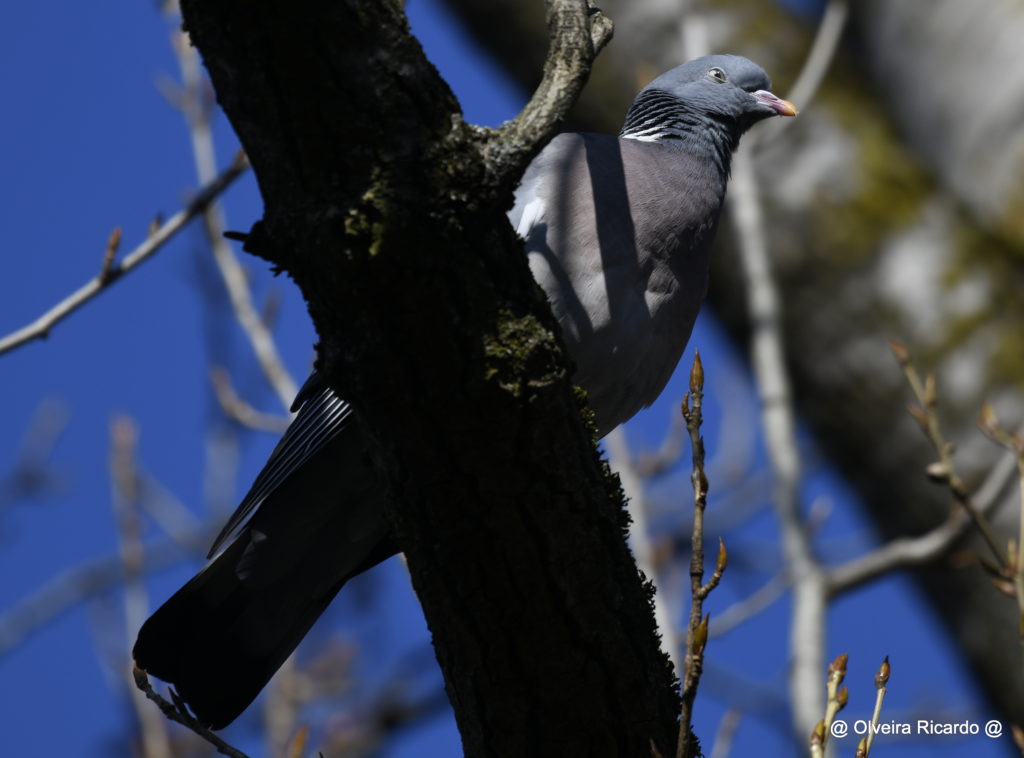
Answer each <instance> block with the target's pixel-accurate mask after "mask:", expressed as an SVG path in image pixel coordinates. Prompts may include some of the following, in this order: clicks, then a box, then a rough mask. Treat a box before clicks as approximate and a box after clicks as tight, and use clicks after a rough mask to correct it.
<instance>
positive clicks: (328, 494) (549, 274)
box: [133, 56, 796, 728]
mask: <svg viewBox="0 0 1024 758" xmlns="http://www.w3.org/2000/svg"><path fill="white" fill-rule="evenodd" d="M769 86H770V85H769V82H768V78H767V76H766V75H765V73H764V71H762V70H761V69H760V68H759V67H757V66H756V65H755V64H753V63H751V62H750V61H748V60H746V59H745V58H739V57H736V56H708V57H705V58H699V59H697V60H694V61H690V62H689V63H687V64H684V65H683V66H679V67H678V68H675V69H673V70H672V71H669V72H667V73H666V74H663V75H662V76H660V77H658V78H657V79H656V80H655V81H654V82H652V83H651V84H650V85H648V86H647V87H646V88H644V90H642V91H641V92H640V94H639V95H637V97H636V99H635V100H634V103H633V105H632V106H631V108H630V111H629V113H628V114H627V117H626V121H625V126H624V127H623V131H622V133H621V134H620V135H619V136H618V137H611V136H607V135H598V134H563V135H559V136H558V137H556V138H555V139H554V140H552V142H551V143H550V144H549V145H548V146H547V147H546V148H545V149H544V150H543V151H542V152H541V153H540V154H539V155H538V156H537V158H536V159H535V160H534V161H533V162H532V163H531V164H530V166H529V168H528V169H527V171H526V173H525V175H524V176H523V179H522V182H521V184H520V187H519V189H518V190H517V192H516V202H515V207H514V208H513V210H512V211H511V212H510V214H509V219H510V221H511V223H512V225H513V227H515V229H516V230H517V231H518V232H519V234H520V235H521V236H522V237H523V240H524V243H525V248H526V251H527V253H528V255H529V263H530V268H531V270H532V271H533V274H534V277H535V278H536V279H537V281H538V283H539V284H540V285H541V286H542V287H543V288H544V290H545V292H546V293H547V295H548V298H549V300H550V301H551V307H552V310H553V311H554V315H555V317H556V318H557V320H558V323H559V325H560V326H561V329H562V335H563V338H564V340H565V343H566V346H567V348H568V350H569V353H570V355H571V356H572V358H573V360H574V362H575V364H576V373H575V375H574V379H575V381H576V382H577V383H578V384H579V385H581V386H582V387H583V388H584V389H585V390H587V393H588V396H589V399H590V404H591V406H592V408H593V409H594V411H595V413H596V416H597V420H598V426H599V430H600V433H601V434H602V435H604V434H605V433H607V432H608V431H610V430H611V429H612V428H613V427H615V426H616V425H618V424H620V423H622V422H624V421H626V420H628V419H629V418H631V417H632V416H633V415H634V414H635V413H636V412H637V411H638V410H640V409H641V408H643V407H645V406H647V405H649V404H650V403H651V402H653V401H654V399H655V398H656V397H657V396H658V394H659V393H660V392H661V390H662V389H663V388H664V386H665V383H666V382H667V381H668V379H669V376H670V375H671V373H672V371H673V370H674V368H675V366H676V363H677V362H678V360H679V357H680V355H681V354H682V352H683V349H684V348H685V347H686V342H687V340H688V339H689V336H690V331H691V329H692V328H693V323H694V320H695V319H696V317H697V311H698V309H699V307H700V304H701V301H702V300H703V298H704V293H705V290H706V288H707V269H708V255H709V252H710V248H711V243H712V240H713V238H714V234H715V229H716V227H717V224H718V218H719V214H720V211H721V208H722V203H723V199H724V195H725V187H726V182H727V180H728V174H729V163H730V160H731V156H732V153H733V150H735V148H736V146H737V144H738V142H739V138H740V135H741V134H742V133H743V132H744V131H745V130H746V129H748V128H749V127H750V126H751V125H752V124H754V123H755V122H756V121H759V120H761V119H763V118H767V117H769V116H772V115H776V114H781V115H795V113H796V111H795V109H794V108H793V106H792V105H791V104H789V103H787V102H785V101H784V100H779V99H778V98H777V97H775V96H774V95H772V94H771V93H770V92H769V91H768V90H769ZM296 404H297V406H298V415H297V417H296V419H295V421H294V422H293V423H292V425H291V426H290V427H289V429H288V431H287V432H286V433H285V435H284V437H283V438H282V440H281V442H280V443H279V444H278V446H277V447H276V448H275V449H274V452H273V453H272V454H271V456H270V458H269V460H268V461H267V464H266V465H265V466H264V469H263V470H262V471H261V472H260V474H259V475H258V476H257V478H256V481H255V482H254V483H253V486H252V488H251V489H250V491H249V493H248V494H247V495H246V497H245V498H244V499H243V500H242V503H241V504H240V505H239V507H238V509H237V511H236V512H235V514H234V515H233V516H232V517H231V519H230V520H229V521H228V523H227V524H226V525H225V527H224V529H223V530H222V532H221V534H220V535H219V536H218V538H217V540H216V541H215V543H214V545H213V547H212V548H211V551H210V553H211V555H214V554H215V553H217V551H219V550H222V552H220V553H219V555H217V556H216V558H215V559H214V560H213V562H212V563H210V564H209V565H208V566H207V567H206V568H205V569H204V570H203V571H201V572H200V573H199V574H198V575H197V576H196V577H195V578H194V579H192V580H191V581H190V582H189V583H188V584H186V585H185V586H184V587H183V588H182V589H180V590H179V591H178V592H177V593H175V595H174V596H173V597H171V599H170V600H168V601H167V602H166V603H165V604H164V605H163V606H161V608H160V609H158V610H157V611H156V613H154V614H153V616H152V617H151V618H150V619H149V620H148V621H147V622H146V624H145V625H144V626H143V628H142V629H141V630H140V631H139V637H138V641H137V642H136V645H135V649H134V651H133V655H134V657H135V660H136V662H137V663H138V665H139V666H140V667H141V668H143V669H144V670H146V671H148V672H149V673H151V674H153V675H154V676H157V677H159V678H161V679H164V680H165V681H168V682H171V683H173V684H174V685H175V686H176V688H177V689H178V692H179V694H180V695H181V696H182V698H183V699H184V700H185V701H186V702H187V703H188V704H189V705H190V707H192V709H193V711H194V712H195V713H196V715H197V717H198V718H199V719H200V720H201V721H203V722H204V723H207V724H209V725H210V726H212V727H213V728H220V727H223V726H225V725H227V724H228V723H230V722H231V721H232V720H234V718H235V717H236V716H237V715H238V714H239V713H241V711H242V710H244V708H245V707H246V706H247V705H248V704H249V703H250V702H251V701H252V699H253V698H254V697H255V696H256V695H257V694H258V693H259V691H260V689H262V687H263V686H264V685H265V684H266V682H267V680H268V679H269V678H270V676H272V675H273V673H274V671H276V670H277V668H278V667H279V666H280V665H281V663H282V662H283V661H284V659H285V658H286V657H287V656H288V655H289V654H290V653H291V651H292V650H293V649H294V648H295V646H296V645H297V644H298V643H299V641H300V640H301V639H302V637H303V636H305V634H306V632H307V631H308V630H309V627H310V626H311V625H312V624H313V622H314V621H315V620H316V619H317V617H319V615H320V614H321V613H322V612H323V610H324V609H325V608H326V606H327V604H328V603H329V602H330V601H331V599H332V598H333V597H334V595H335V594H336V593H337V592H338V590H339V589H340V588H341V586H342V585H343V584H344V583H345V582H346V581H347V580H348V579H350V578H351V577H352V576H355V575H356V574H358V573H360V572H362V571H365V570H366V569H367V568H369V567H371V566H373V565H375V564H376V563H378V562H380V561H381V560H383V559H384V558H386V557H388V556H389V555H392V554H393V553H394V552H395V551H396V546H395V545H394V544H393V542H392V540H391V537H390V535H389V533H388V528H387V522H386V519H385V517H384V514H383V505H382V502H381V501H382V496H381V492H380V487H379V485H378V483H377V481H376V480H375V478H374V475H373V472H372V471H371V470H370V468H369V466H368V465H367V463H366V461H365V460H364V458H363V444H362V439H361V438H360V436H359V433H358V429H357V427H356V426H355V425H353V424H351V423H349V415H350V409H349V408H348V405H347V404H346V403H345V402H344V401H343V400H341V399H340V398H338V397H337V396H336V395H335V394H334V393H333V392H332V391H331V390H330V389H329V388H328V387H327V386H326V385H325V384H324V383H323V382H322V380H321V379H320V378H319V376H318V375H317V374H316V373H314V374H313V375H312V376H311V377H310V378H309V380H308V381H307V382H306V384H305V385H304V386H303V388H302V390H301V391H300V392H299V395H298V397H297V398H296ZM232 538H233V539H232ZM224 545H227V547H224Z"/></svg>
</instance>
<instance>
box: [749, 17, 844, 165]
mask: <svg viewBox="0 0 1024 758" xmlns="http://www.w3.org/2000/svg"><path fill="white" fill-rule="evenodd" d="M849 15H850V7H849V1H848V0H829V3H828V5H827V6H825V12H824V14H823V15H822V17H821V22H820V23H819V24H818V29H817V31H816V32H815V34H814V41H813V42H812V43H811V50H810V52H809V53H808V54H807V58H805V59H804V64H803V66H801V68H800V72H799V73H798V74H797V77H796V81H794V82H793V86H792V88H790V90H789V92H788V93H786V98H787V99H788V100H791V101H793V102H794V103H796V104H797V107H799V108H800V109H801V110H807V107H808V106H809V105H810V104H811V100H813V99H814V96H815V95H816V94H817V92H818V88H819V87H820V86H821V83H822V81H824V79H825V74H827V73H828V69H829V66H831V65H832V59H833V58H835V55H836V50H837V49H838V47H839V40H840V39H842V36H843V30H844V29H845V28H846V19H847V18H848V17H849ZM788 121H789V119H783V120H781V121H780V122H776V123H769V124H765V128H763V129H761V130H760V131H757V132H754V133H753V134H752V135H750V136H751V137H753V139H752V140H749V141H750V142H751V143H752V144H756V145H759V146H760V145H765V144H767V143H769V142H771V141H772V140H774V139H775V138H776V137H778V135H779V134H781V133H782V132H783V130H785V129H786V127H787V126H788V123H787V122H788Z"/></svg>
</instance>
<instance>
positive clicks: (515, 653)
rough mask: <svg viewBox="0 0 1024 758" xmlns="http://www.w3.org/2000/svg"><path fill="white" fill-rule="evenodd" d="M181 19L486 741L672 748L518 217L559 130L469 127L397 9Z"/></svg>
mask: <svg viewBox="0 0 1024 758" xmlns="http://www.w3.org/2000/svg"><path fill="white" fill-rule="evenodd" d="M556 5H557V4H556ZM571 5H573V3H565V2H563V3H561V6H562V7H563V8H564V7H569V6H571ZM575 5H576V6H578V7H584V6H583V4H582V2H577V3H575ZM182 10H183V14H184V17H185V20H186V26H187V28H188V30H189V32H190V34H191V36H192V39H193V41H194V43H195V44H196V45H197V46H198V48H199V49H200V51H201V53H202V54H203V57H204V60H205V63H206V66H207V68H208V70H209V72H210V75H211V78H212V80H213V84H214V87H215V89H216V92H217V96H218V100H219V102H220V104H221V105H222V106H223V108H224V110H225V112H226V113H227V115H228V117H229V119H230V120H231V123H232V125H233V126H234V128H235V130H236V132H237V133H238V135H239V137H240V138H241V141H242V143H243V145H244V147H245V149H246V151H247V153H248V155H249V158H250V160H251V162H252V165H253V168H254V170H255V173H256V176H257V179H258V181H259V187H260V191H261V194H262V196H263V200H264V204H265V209H264V216H263V218H262V220H261V221H259V222H258V223H257V224H256V225H255V226H254V228H253V230H252V233H251V234H250V236H249V238H248V240H247V243H246V248H247V249H248V250H250V251H251V252H254V253H256V254H258V255H259V256H261V257H263V258H265V259H267V260H269V261H271V262H273V263H274V264H275V265H276V266H278V267H280V268H281V269H282V270H283V271H285V272H287V273H288V275H289V276H291V277H292V278H293V279H294V280H295V282H296V284H297V285H298V286H299V287H300V288H301V290H302V292H303V294H304V296H305V298H306V299H307V302H308V305H309V311H310V314H311V316H312V318H313V321H314V323H315V325H316V328H317V331H318V334H319V337H320V343H319V361H318V367H319V368H320V370H321V371H322V372H324V375H325V376H326V377H327V379H328V381H329V382H330V383H331V385H332V386H333V387H334V388H335V389H336V390H337V391H338V392H339V393H340V394H341V395H342V396H343V397H345V398H346V399H348V400H349V401H350V402H351V403H352V405H353V407H354V408H355V409H356V411H357V414H358V416H359V419H360V422H361V424H362V425H363V427H364V428H365V430H366V433H367V435H368V437H369V438H370V439H372V441H373V446H372V449H370V450H368V451H367V454H368V455H370V456H371V457H372V458H373V460H374V461H375V463H376V464H377V465H378V466H379V468H380V470H381V472H382V474H383V477H384V479H385V480H386V482H387V484H388V487H389V496H390V498H389V500H390V503H391V513H390V515H391V517H392V519H393V522H394V526H395V529H396V534H397V535H398V538H399V542H400V545H401V547H402V548H403V549H404V551H405V554H406V556H407V558H408V564H409V568H410V571H411V574H412V578H413V583H414V585H415V588H416V591H417V593H418V595H419V597H420V600H421V602H422V604H423V608H424V612H425V614H426V617H427V620H428V623H429V625H430V628H431V631H432V633H433V638H434V646H435V649H436V653H437V657H438V660H439V662H440V664H441V668H442V671H443V673H444V676H445V682H446V688H447V691H448V695H449V697H450V699H451V701H452V704H453V706H454V709H455V714H456V719H457V721H458V725H459V729H460V732H461V734H462V738H463V745H464V748H465V752H466V754H467V755H472V756H484V755H487V756H499V755H507V756H523V755H538V756H543V755H559V756H566V755H580V756H601V755H608V756H612V755H617V756H621V755H649V754H650V751H651V746H652V745H656V746H657V747H658V748H659V750H660V751H661V753H662V754H663V755H668V754H669V753H670V751H671V746H672V745H673V744H674V738H675V731H676V726H675V716H676V705H677V698H676V694H675V689H674V687H673V684H674V682H673V676H672V673H671V669H670V667H669V666H668V664H667V662H666V658H665V656H664V655H663V654H662V652H661V651H660V649H659V646H658V640H657V635H656V632H655V628H654V624H653V617H652V611H651V607H650V597H649V591H648V589H647V587H646V586H645V585H644V583H643V582H642V578H641V577H640V575H639V573H638V571H637V569H636V567H635V564H634V563H633V561H632V558H631V556H630V554H629V551H628V549H627V547H626V545H625V541H624V532H623V530H624V528H625V521H626V517H625V515H624V511H623V509H622V502H621V495H620V492H619V489H618V486H617V482H616V481H615V480H614V478H613V477H611V476H610V475H609V473H608V471H607V469H606V468H605V466H604V465H603V463H602V462H601V461H600V459H599V457H598V455H597V454H596V452H595V449H594V445H593V441H592V439H591V436H590V434H589V432H588V431H587V428H586V427H585V426H584V424H583V423H582V422H581V420H580V413H579V410H578V408H579V401H578V398H577V397H576V395H575V394H574V392H573V390H572V387H571V384H570V382H569V381H568V376H569V370H568V365H567V362H566V359H565V357H564V355H563V353H562V350H561V347H560V344H559V341H558V339H557V337H556V336H555V335H556V331H555V329H556V326H555V324H554V322H553V320H552V317H551V314H550V310H549V309H548V307H547V304H546V302H545V301H544V299H543V297H542V294H541V293H540V291H539V289H538V288H537V287H536V285H535V284H534V283H533V281H532V278H531V277H530V274H529V270H528V269H527V266H526V263H525V257H524V256H523V254H522V249H521V246H520V243H519V242H518V240H516V238H515V236H514V234H513V232H512V230H511V228H510V227H509V225H508V222H507V221H506V219H505V216H504V208H505V207H507V206H508V205H509V204H510V203H511V194H510V190H511V187H512V185H513V183H514V181H515V180H516V179H517V178H518V175H519V172H521V170H522V168H523V167H524V166H525V164H526V162H527V161H528V159H529V157H530V152H531V151H535V150H537V149H539V147H540V144H541V142H540V140H541V138H542V137H543V136H545V135H547V136H550V133H551V131H552V128H553V127H552V125H551V124H546V125H544V127H543V128H542V129H539V130H538V129H533V131H532V132H531V133H530V134H517V142H516V144H514V145H513V146H512V147H511V148H509V146H508V145H507V144H506V142H505V141H504V138H505V135H504V134H501V133H493V132H487V131H485V130H480V129H477V128H474V127H472V126H470V125H467V124H466V123H464V122H463V121H462V118H461V114H460V112H459V109H458V105H457V102H456V101H455V99H454V97H453V96H452V94H451V93H450V91H449V90H448V88H447V86H446V85H445V84H444V82H443V81H442V80H441V79H440V78H439V77H438V75H437V73H436V71H435V70H434V69H433V67H432V66H431V65H430V64H429V63H428V62H427V61H426V59H425V58H424V56H423V53H422V50H421V49H420V47H419V45H418V43H417V42H416V41H415V39H413V38H412V37H411V36H409V34H408V31H407V28H406V22H405V19H404V16H403V14H402V12H401V10H400V8H399V6H398V4H397V3H388V2H380V0H348V1H347V2H335V1H328V0H303V1H300V2H294V3H284V4H282V3H275V2H271V1H270V0H259V1H257V2H248V3H237V2H230V1H229V0H217V1H214V0H191V1H185V2H183V3H182ZM573 12H575V11H573ZM570 15H571V14H570ZM577 16H578V18H579V19H582V23H583V24H586V16H585V14H583V13H581V14H577ZM563 21H565V19H563ZM583 30H584V31H585V32H586V31H587V29H586V27H585V26H584V27H583ZM579 31H580V27H579V25H578V24H577V26H576V28H575V33H577V39H576V40H570V42H572V44H571V45H568V46H566V54H567V55H568V54H573V53H574V54H576V55H580V56H583V57H584V58H585V57H586V56H587V55H589V54H590V53H589V52H588V51H586V50H582V51H581V48H580V44H578V43H579V39H580V38H579V35H578V32H579ZM583 39H584V41H586V39H587V38H583ZM562 41H563V42H564V41H565V40H562ZM557 42H558V40H556V43H557ZM574 45H575V47H573V46H574ZM563 64H564V65H571V64H572V61H568V62H566V61H556V62H555V64H553V65H556V66H557V65H563ZM534 115H536V114H534ZM547 118H548V120H549V121H550V118H551V117H550V114H549V115H548V116H547Z"/></svg>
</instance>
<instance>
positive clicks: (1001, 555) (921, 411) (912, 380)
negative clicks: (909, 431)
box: [889, 340, 1008, 567]
mask: <svg viewBox="0 0 1024 758" xmlns="http://www.w3.org/2000/svg"><path fill="white" fill-rule="evenodd" d="M889 344H890V347H891V348H892V351H893V353H894V354H895V356H896V359H897V360H898V361H899V363H900V367H901V368H902V369H903V373H904V374H905V375H906V377H907V382H908V383H909V384H910V387H911V389H912V390H913V392H914V397H915V398H916V399H917V402H918V403H920V405H919V406H914V405H911V406H909V407H908V408H907V410H908V411H909V412H910V415H911V416H913V417H914V420H915V421H917V422H918V424H919V425H920V427H921V431H922V432H924V434H925V436H926V437H927V438H928V441H929V442H931V444H932V447H933V448H934V449H935V453H936V454H937V455H938V457H939V459H938V460H937V461H935V462H934V463H932V464H930V465H929V466H928V468H927V473H928V476H929V477H930V478H931V479H932V480H933V481H935V482H937V483H939V484H945V485H946V486H947V487H948V488H949V492H950V494H951V495H952V496H953V502H954V503H956V505H957V506H959V507H960V508H961V509H962V510H964V511H966V513H967V515H968V516H970V518H971V521H972V522H973V523H974V526H975V528H976V529H977V531H978V534H980V535H981V537H982V539H983V540H984V541H985V544H986V545H987V546H988V549H989V550H990V551H991V552H992V555H993V556H994V557H995V559H996V563H997V564H998V565H999V566H1000V567H1005V566H1007V565H1008V561H1007V558H1006V554H1005V552H1003V548H1002V546H1001V545H1000V544H999V541H998V539H997V538H996V536H995V534H994V532H993V531H992V527H991V526H989V523H988V520H987V519H985V518H984V517H983V516H982V515H981V513H980V512H979V511H978V508H977V506H976V505H975V504H974V501H973V500H972V499H971V495H970V492H969V491H968V489H967V485H966V484H964V481H963V480H962V479H961V478H960V477H959V475H958V474H957V473H956V469H955V468H954V467H953V443H951V442H949V441H947V440H946V439H945V437H943V436H942V430H941V428H940V426H939V412H938V391H937V389H936V381H935V375H934V374H929V375H928V376H926V377H925V379H924V381H921V378H920V376H919V375H918V373H917V369H916V368H915V367H914V365H913V364H912V363H911V361H910V353H909V352H908V351H907V348H906V347H904V346H903V345H902V344H901V343H899V342H896V341H895V340H893V341H892V342H890V343H889Z"/></svg>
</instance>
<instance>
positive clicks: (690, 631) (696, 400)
mask: <svg viewBox="0 0 1024 758" xmlns="http://www.w3.org/2000/svg"><path fill="white" fill-rule="evenodd" d="M703 400H704V367H703V366H702V365H701V362H700V353H694V356H693V366H692V367H691V369H690V391H689V393H687V395H686V397H685V398H683V406H682V414H683V418H684V419H685V420H686V430H687V431H688V432H689V433H690V445H691V448H692V450H693V472H692V474H691V475H690V481H691V482H692V484H693V534H692V543H691V544H692V553H691V555H690V621H689V624H688V626H687V632H686V658H685V659H684V662H683V692H682V698H681V699H682V709H681V713H680V723H679V741H678V743H677V746H676V758H690V756H693V755H695V753H694V747H695V746H694V744H693V741H692V740H691V739H690V723H691V721H692V719H693V703H694V700H695V699H696V697H697V687H698V685H699V684H700V675H701V671H702V670H703V668H704V648H705V646H706V645H707V641H708V619H709V617H708V616H705V615H704V599H705V598H707V596H708V595H709V594H710V593H711V591H712V590H714V589H715V587H717V586H718V583H719V581H721V579H722V574H723V573H724V572H725V566H726V562H727V559H728V556H727V553H726V551H725V543H724V542H722V539H721V538H719V540H718V558H717V559H716V560H715V571H714V573H713V574H712V575H711V578H710V579H709V580H708V581H707V583H706V584H705V583H704V509H705V508H706V507H707V501H708V478H707V475H706V474H705V473H704V439H703V438H702V437H701V434H700V427H701V424H702V423H703V420H704V417H703V411H702V407H701V406H702V403H703ZM691 401H692V404H691Z"/></svg>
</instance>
